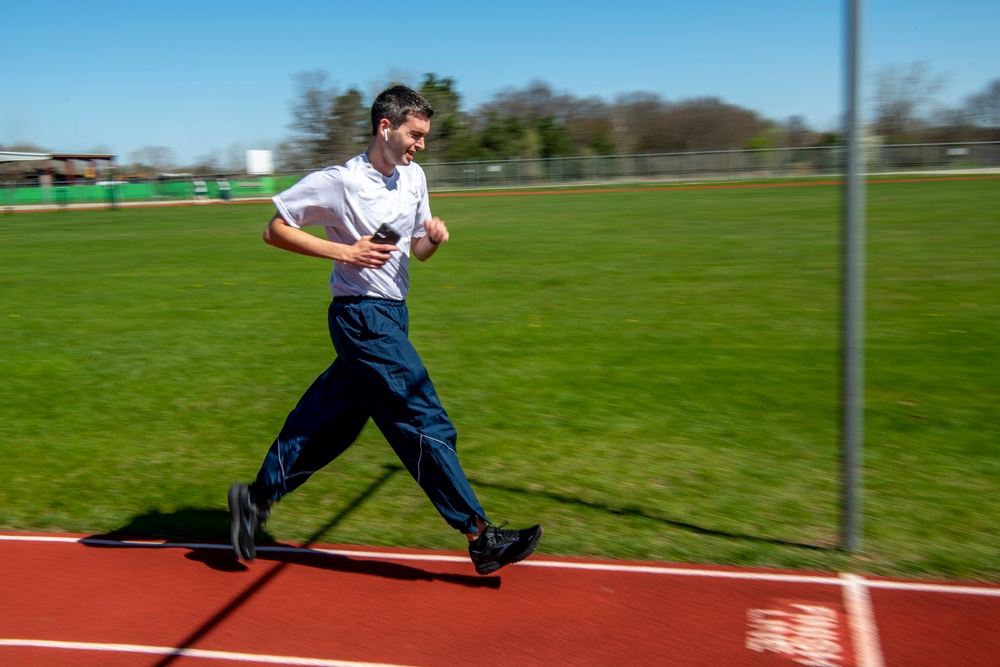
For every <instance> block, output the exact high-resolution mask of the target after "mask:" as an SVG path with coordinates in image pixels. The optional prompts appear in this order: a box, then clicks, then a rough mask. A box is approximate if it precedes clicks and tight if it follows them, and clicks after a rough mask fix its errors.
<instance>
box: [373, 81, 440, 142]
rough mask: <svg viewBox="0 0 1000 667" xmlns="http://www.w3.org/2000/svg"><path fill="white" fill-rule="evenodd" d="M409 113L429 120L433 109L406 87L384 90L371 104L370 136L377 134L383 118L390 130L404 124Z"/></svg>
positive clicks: (421, 97) (420, 96)
mask: <svg viewBox="0 0 1000 667" xmlns="http://www.w3.org/2000/svg"><path fill="white" fill-rule="evenodd" d="M411 113H414V114H417V115H420V116H423V117H424V118H426V119H427V120H430V118H431V116H433V115H434V109H432V108H431V103H430V102H428V101H427V100H426V99H425V98H424V96H423V95H421V94H420V93H418V92H417V91H415V90H413V89H412V88H408V87H406V86H393V87H391V88H386V89H385V90H383V91H382V92H381V93H379V94H378V97H376V98H375V102H373V103H372V136H375V134H377V133H378V124H379V121H381V120H382V119H383V118H385V119H387V120H388V121H389V124H390V125H391V126H392V129H394V130H395V129H396V128H398V127H399V126H400V125H402V124H403V123H405V122H406V117H407V116H409V115H410V114H411Z"/></svg>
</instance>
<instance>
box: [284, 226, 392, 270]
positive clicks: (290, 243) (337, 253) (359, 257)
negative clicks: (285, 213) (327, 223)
mask: <svg viewBox="0 0 1000 667" xmlns="http://www.w3.org/2000/svg"><path fill="white" fill-rule="evenodd" d="M370 239H371V237H370V236H362V237H361V240H360V241H358V242H357V243H354V244H353V245H346V244H343V243H334V242H333V241H327V240H326V239H321V238H319V237H316V236H313V235H312V234H310V233H309V232H307V231H305V230H302V229H298V228H297V227H292V226H291V225H289V224H288V223H287V222H285V219H284V218H282V217H281V215H280V214H277V213H275V215H274V217H273V218H272V219H271V222H270V223H269V224H268V225H267V227H266V228H265V229H264V243H266V244H268V245H271V246H274V247H275V248H281V249H282V250H288V251H289V252H294V253H298V254H300V255H306V256H308V257H320V258H323V259H332V260H334V261H337V262H347V263H348V264H352V265H353V266H356V267H358V268H359V269H377V268H379V267H380V266H382V265H383V264H385V263H386V262H387V261H389V254H390V253H391V252H392V251H393V250H396V246H394V245H380V244H377V243H371V242H370Z"/></svg>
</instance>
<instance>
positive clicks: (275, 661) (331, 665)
mask: <svg viewBox="0 0 1000 667" xmlns="http://www.w3.org/2000/svg"><path fill="white" fill-rule="evenodd" d="M0 646H12V647H19V648H47V649H62V650H70V651H95V652H105V653H141V654H145V655H168V656H177V657H185V658H206V659H208V660H231V661H234V662H259V663H263V664H267V665H295V666H303V667H406V665H397V664H395V663H385V662H353V661H350V660H328V659H325V658H297V657H294V656H285V655H263V654H258V653H232V652H230V651H206V650H203V649H197V648H171V647H169V646H146V645H143V644H101V643H96V642H57V641H49V640H45V639H0Z"/></svg>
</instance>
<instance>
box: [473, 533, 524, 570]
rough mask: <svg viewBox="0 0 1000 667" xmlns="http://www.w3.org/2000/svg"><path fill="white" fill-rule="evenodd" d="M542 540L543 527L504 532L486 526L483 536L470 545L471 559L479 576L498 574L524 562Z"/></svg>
mask: <svg viewBox="0 0 1000 667" xmlns="http://www.w3.org/2000/svg"><path fill="white" fill-rule="evenodd" d="M541 539H542V527H541V526H532V527H531V528H522V529H521V530H503V529H501V528H497V527H496V526H492V525H491V526H486V529H485V530H483V534H482V535H480V536H479V537H478V538H476V539H475V540H473V541H472V542H470V543H469V557H470V558H472V563H473V564H474V565H475V566H476V572H478V573H479V574H490V573H492V572H496V571H497V570H499V569H500V568H501V567H503V566H504V565H510V564H511V563H517V562H519V561H522V560H524V559H525V558H527V557H528V556H530V555H531V553H532V552H533V551H534V550H535V547H537V546H538V541H539V540H541Z"/></svg>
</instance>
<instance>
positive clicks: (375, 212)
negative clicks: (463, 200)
mask: <svg viewBox="0 0 1000 667" xmlns="http://www.w3.org/2000/svg"><path fill="white" fill-rule="evenodd" d="M272 201H273V202H274V204H275V206H277V207H278V213H280V214H281V217H282V218H284V219H285V222H287V223H288V224H290V225H292V226H293V227H298V228H301V227H305V226H307V225H322V226H324V227H326V238H327V239H328V240H330V241H334V242H335V243H344V244H347V245H351V244H353V243H355V242H356V241H358V240H360V239H361V237H362V236H371V235H373V234H374V233H375V230H377V229H378V228H379V226H380V225H381V224H382V223H383V222H387V223H389V225H390V226H392V228H393V229H395V230H396V231H397V232H399V236H400V238H399V241H398V242H397V243H396V244H395V245H396V247H398V248H399V250H396V251H395V252H393V253H392V256H391V257H390V259H389V261H388V262H386V263H385V264H384V265H383V266H382V267H381V268H378V269H359V268H356V267H354V266H351V265H350V264H347V263H344V262H334V267H333V272H332V273H331V275H330V292H331V293H332V294H333V295H334V296H372V297H381V298H383V299H394V300H397V301H402V300H403V299H405V298H406V293H407V290H408V289H409V286H410V271H409V268H410V239H411V237H420V236H424V235H425V234H426V233H427V232H426V231H424V220H427V219H428V218H430V217H431V208H430V202H429V200H428V197H427V177H426V176H424V170H423V169H421V168H420V165H418V164H417V163H416V162H411V163H410V164H409V165H407V166H405V167H399V166H397V167H396V170H395V171H394V172H393V173H392V176H391V177H389V178H386V177H385V176H383V175H382V174H381V173H379V172H378V171H377V170H376V169H375V168H374V167H372V165H371V163H370V162H369V161H368V155H367V154H366V153H362V154H361V155H358V156H356V157H353V158H351V159H350V160H348V161H347V164H345V165H344V166H343V167H327V168H326V169H323V170H322V171H315V172H313V173H311V174H309V175H308V176H306V177H305V178H303V179H302V180H301V181H299V182H298V183H296V184H295V185H293V186H292V187H290V188H288V189H287V190H285V191H284V192H282V193H281V194H279V195H276V196H275V197H274V198H273V199H272Z"/></svg>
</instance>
